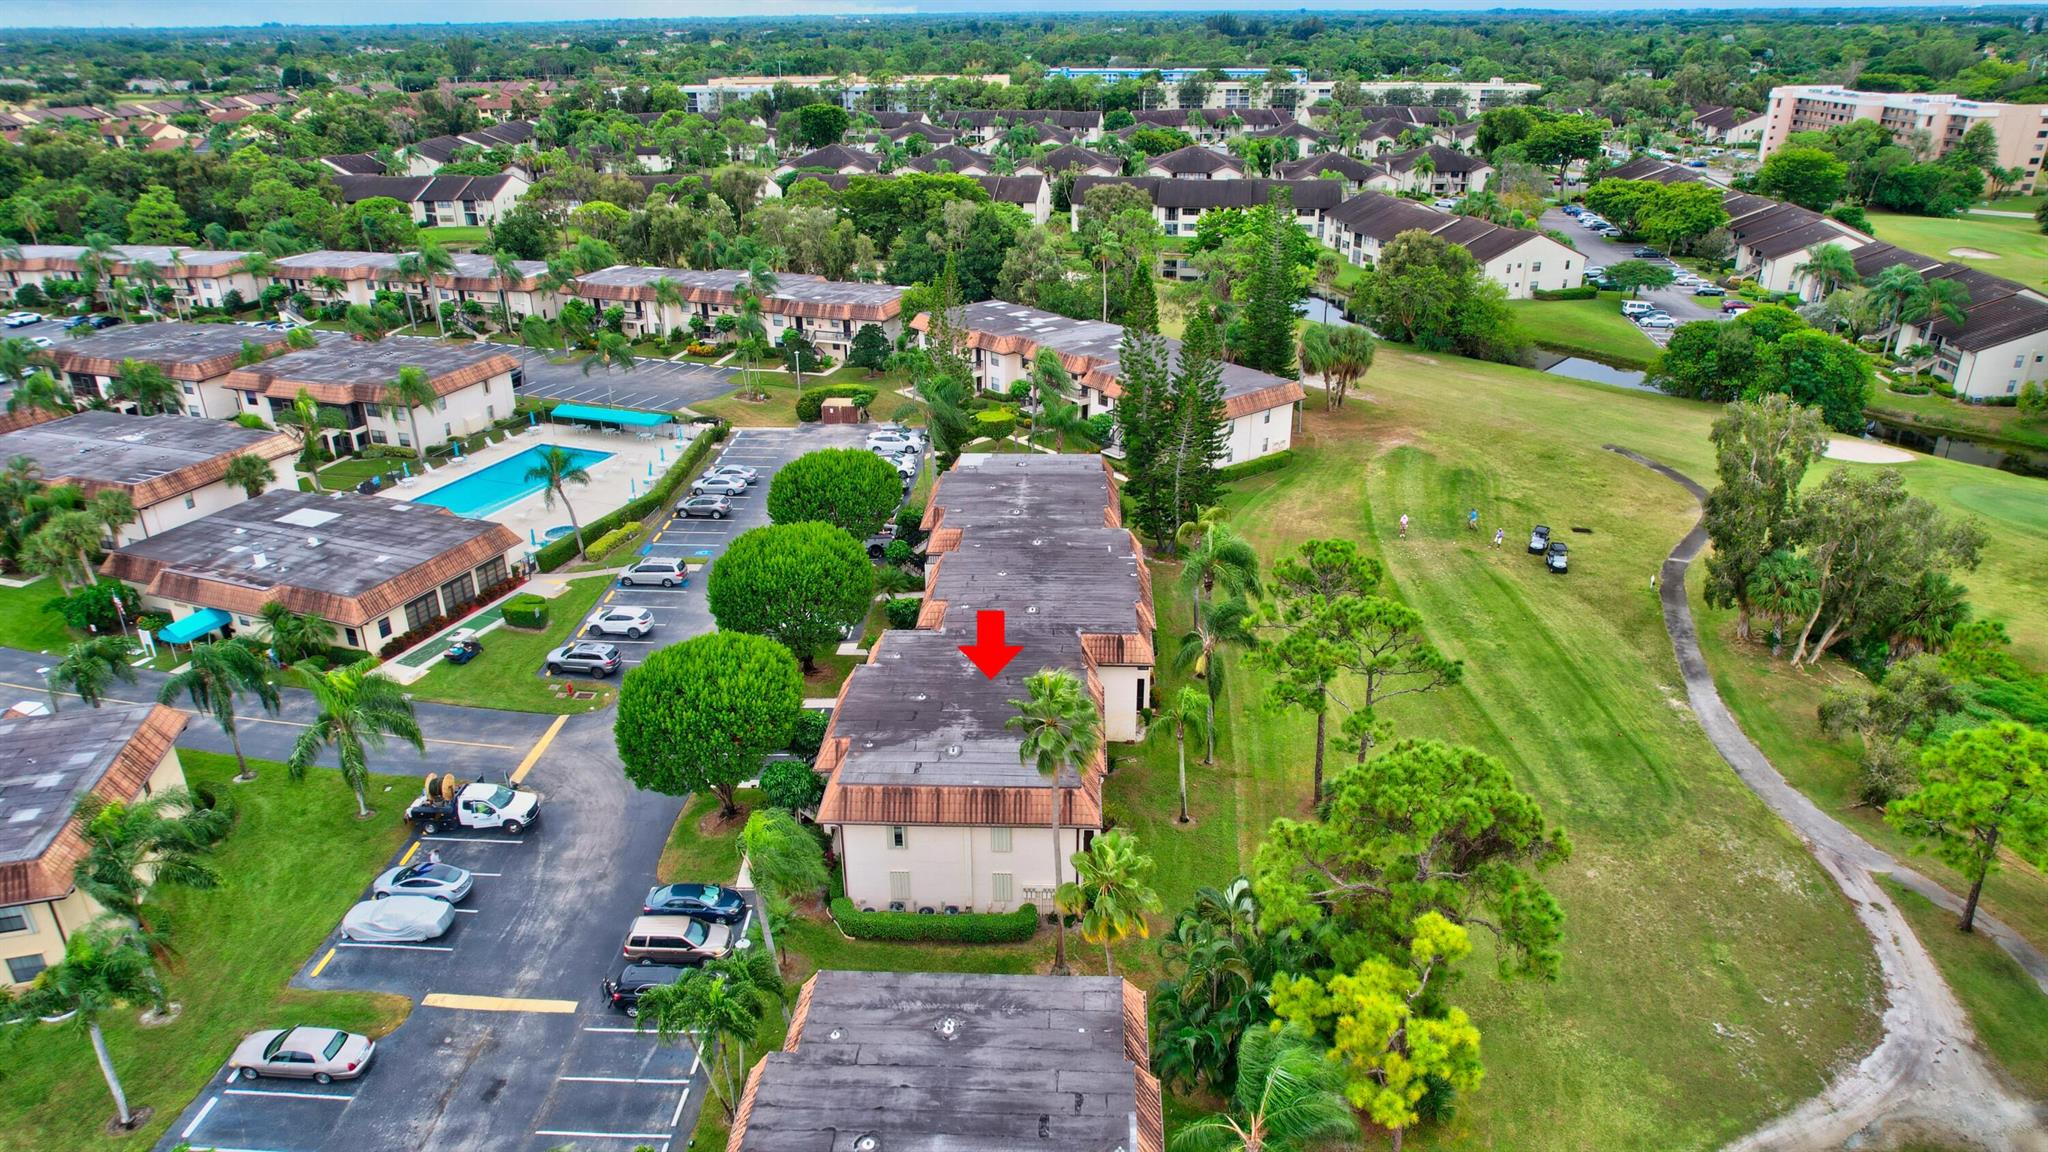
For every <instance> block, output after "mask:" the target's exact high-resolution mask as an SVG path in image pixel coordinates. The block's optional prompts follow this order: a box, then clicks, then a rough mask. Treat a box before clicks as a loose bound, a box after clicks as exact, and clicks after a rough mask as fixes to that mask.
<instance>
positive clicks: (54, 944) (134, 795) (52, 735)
mask: <svg viewBox="0 0 2048 1152" xmlns="http://www.w3.org/2000/svg"><path fill="white" fill-rule="evenodd" d="M185 722H186V718H185V713H183V712H180V711H179V710H177V709H176V708H171V707H168V706H166V705H162V704H106V705H103V706H101V707H98V708H85V707H71V708H65V709H63V710H62V711H59V712H54V713H51V714H49V715H44V716H20V715H15V714H13V713H9V714H7V715H5V716H0V813H5V819H4V820H0V962H4V963H5V964H6V966H7V970H6V972H5V974H4V975H0V987H5V986H7V985H14V986H20V985H23V984H26V983H28V982H29V981H31V980H33V979H35V977H36V974H37V973H39V972H41V971H42V970H43V969H45V968H48V967H50V966H52V965H54V964H56V963H58V962H59V961H61V960H62V959H63V958H64V941H65V938H66V937H67V936H69V935H70V934H71V933H73V932H76V931H78V930H79V929H80V928H83V927H85V926H86V925H88V924H90V923H92V922H93V921H94V920H97V919H99V918H100V917H101V916H102V915H105V912H106V910H105V909H104V908H102V907H101V906H100V904H99V902H98V901H96V900H94V899H93V898H92V897H91V896H89V895H87V894H86V893H85V892H83V891H81V890H80V889H79V888H78V885H77V882H76V881H75V880H74V879H73V872H74V870H75V869H76V866H77V864H78V862H79V861H80V860H83V859H84V858H85V855H86V842H85V837H84V836H83V835H82V834H81V831H80V827H81V825H80V820H79V817H78V815H77V811H78V805H79V802H80V801H82V800H85V799H87V798H88V797H90V798H93V799H95V800H98V801H101V802H106V803H122V804H129V803H134V802H135V801H137V800H141V799H144V798H147V797H150V796H154V795H159V794H161V793H164V792H172V791H177V790H180V789H182V788H184V787H185V773H184V769H183V768H182V767H181V766H180V765H179V763H178V752H177V747H176V744H177V740H178V734H179V733H181V732H183V731H184V730H185Z"/></svg>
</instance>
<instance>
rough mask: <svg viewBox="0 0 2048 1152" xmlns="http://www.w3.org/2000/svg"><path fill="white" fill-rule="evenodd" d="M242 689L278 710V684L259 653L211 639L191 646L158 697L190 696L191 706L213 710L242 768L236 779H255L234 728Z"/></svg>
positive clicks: (269, 708) (166, 701) (266, 707)
mask: <svg viewBox="0 0 2048 1152" xmlns="http://www.w3.org/2000/svg"><path fill="white" fill-rule="evenodd" d="M243 692H247V693H249V694H250V695H252V696H254V697H256V701H257V703H259V704H261V705H262V706H263V710H264V711H265V712H269V713H272V714H275V713H276V712H277V709H278V704H279V700H278V694H277V686H276V685H275V684H272V683H271V682H270V672H269V669H267V668H265V667H264V666H263V659H262V657H260V656H258V655H256V653H255V652H253V651H251V650H250V648H249V646H248V645H246V644H237V643H235V642H234V641H232V640H212V641H208V642H207V643H205V644H195V645H193V646H192V658H191V659H190V660H189V661H187V662H186V664H185V667H184V668H183V669H182V670H181V671H179V672H177V673H174V674H173V675H172V676H171V678H170V679H169V680H167V681H165V682H164V687H163V691H161V692H159V693H157V700H158V701H159V702H161V703H164V704H169V703H170V702H171V701H172V700H175V699H177V698H178V697H179V696H181V695H183V696H189V697H191V699H192V707H194V708H196V709H199V710H201V711H204V712H211V713H213V720H214V723H216V724H219V725H220V730H221V731H222V732H224V733H226V734H227V738H228V743H229V744H231V745H233V746H234V749H235V763H236V764H237V765H238V766H240V768H241V771H240V772H238V773H236V775H235V779H237V780H241V781H244V782H247V781H250V780H254V779H255V778H256V773H255V772H253V771H251V770H250V768H249V760H248V758H247V757H245V756H243V755H242V736H241V733H239V732H237V731H236V730H235V700H236V697H238V696H239V695H240V694H241V693H243Z"/></svg>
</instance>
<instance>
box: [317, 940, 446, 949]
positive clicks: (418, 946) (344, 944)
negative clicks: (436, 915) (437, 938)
mask: <svg viewBox="0 0 2048 1152" xmlns="http://www.w3.org/2000/svg"><path fill="white" fill-rule="evenodd" d="M335 947H336V948H390V949H394V950H396V951H400V952H453V951H455V949H453V948H447V947H443V946H442V945H439V944H359V943H357V942H356V941H354V940H343V941H341V942H340V943H338V944H336V945H335Z"/></svg>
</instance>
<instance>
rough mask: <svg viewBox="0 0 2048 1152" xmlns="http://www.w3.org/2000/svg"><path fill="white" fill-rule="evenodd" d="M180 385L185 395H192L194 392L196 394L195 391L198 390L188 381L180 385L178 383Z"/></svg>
mask: <svg viewBox="0 0 2048 1152" xmlns="http://www.w3.org/2000/svg"><path fill="white" fill-rule="evenodd" d="M180 387H182V388H183V389H184V390H185V395H187V396H192V395H195V394H197V392H198V391H199V390H198V389H196V388H194V387H193V386H192V385H191V384H189V383H187V384H182V385H180Z"/></svg>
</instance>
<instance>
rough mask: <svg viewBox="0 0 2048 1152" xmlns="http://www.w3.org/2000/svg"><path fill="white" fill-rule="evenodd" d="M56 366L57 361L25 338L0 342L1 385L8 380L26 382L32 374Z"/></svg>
mask: <svg viewBox="0 0 2048 1152" xmlns="http://www.w3.org/2000/svg"><path fill="white" fill-rule="evenodd" d="M55 365H56V361H55V359H53V358H52V357H51V356H50V354H49V353H48V352H45V351H43V350H42V349H41V348H38V347H36V346H35V345H33V344H31V343H29V342H28V341H27V340H26V339H24V338H23V337H20V336H11V337H9V338H7V339H5V340H0V383H4V382H6V381H8V380H15V381H23V382H25V381H27V380H28V378H29V377H30V376H31V375H32V374H34V373H36V372H40V371H43V370H45V369H48V368H52V367H54V366H55ZM11 410H12V407H11V405H10V411H11Z"/></svg>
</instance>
